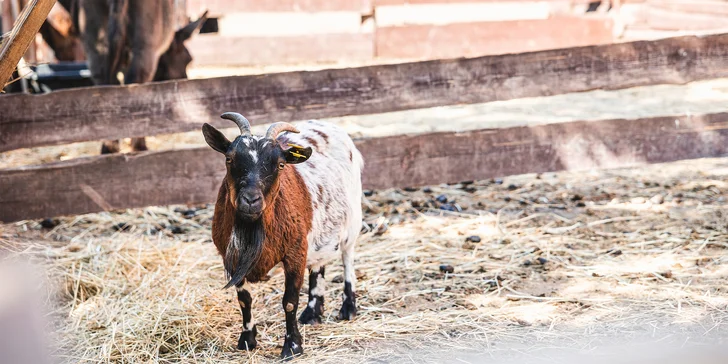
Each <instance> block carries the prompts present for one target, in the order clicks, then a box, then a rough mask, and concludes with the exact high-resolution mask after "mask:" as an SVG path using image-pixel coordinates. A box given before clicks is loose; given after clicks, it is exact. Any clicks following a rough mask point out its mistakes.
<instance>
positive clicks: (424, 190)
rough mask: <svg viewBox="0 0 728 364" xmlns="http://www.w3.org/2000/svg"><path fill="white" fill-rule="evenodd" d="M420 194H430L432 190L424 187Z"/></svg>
mask: <svg viewBox="0 0 728 364" xmlns="http://www.w3.org/2000/svg"><path fill="white" fill-rule="evenodd" d="M422 192H424V193H432V188H430V187H425V188H423V189H422Z"/></svg>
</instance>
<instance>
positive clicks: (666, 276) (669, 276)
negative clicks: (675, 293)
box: [660, 270, 672, 279]
mask: <svg viewBox="0 0 728 364" xmlns="http://www.w3.org/2000/svg"><path fill="white" fill-rule="evenodd" d="M660 275H661V276H663V277H665V278H667V279H670V278H672V271H669V270H668V271H666V272H662V273H660Z"/></svg>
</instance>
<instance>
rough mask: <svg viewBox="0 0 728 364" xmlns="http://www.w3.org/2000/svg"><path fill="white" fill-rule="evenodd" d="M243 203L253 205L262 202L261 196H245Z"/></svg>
mask: <svg viewBox="0 0 728 364" xmlns="http://www.w3.org/2000/svg"><path fill="white" fill-rule="evenodd" d="M243 201H245V202H246V203H247V204H248V205H253V204H255V203H256V202H258V201H260V195H248V196H246V195H243Z"/></svg>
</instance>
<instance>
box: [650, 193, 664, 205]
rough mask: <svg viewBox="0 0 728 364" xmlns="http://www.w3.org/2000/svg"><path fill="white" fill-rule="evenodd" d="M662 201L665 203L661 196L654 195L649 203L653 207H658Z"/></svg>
mask: <svg viewBox="0 0 728 364" xmlns="http://www.w3.org/2000/svg"><path fill="white" fill-rule="evenodd" d="M663 201H665V197H664V196H662V195H654V196H652V198H650V202H652V203H653V204H655V205H659V204H661V203H662V202H663Z"/></svg>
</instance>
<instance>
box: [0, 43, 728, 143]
mask: <svg viewBox="0 0 728 364" xmlns="http://www.w3.org/2000/svg"><path fill="white" fill-rule="evenodd" d="M726 65H728V34H723V35H712V36H705V37H694V36H689V37H681V38H670V39H662V40H658V41H648V42H645V41H642V42H632V43H619V44H610V45H601V46H589V47H581V48H567V49H557V50H548V51H541V52H534V53H524V54H506V55H498V56H486V57H479V58H470V59H463V58H461V59H450V60H435V61H425V62H413V63H401V64H391V65H378V66H369V67H360V68H346V69H330V70H323V71H315V72H290V73H278V74H266V75H252V76H239V77H224V78H211V79H202V80H184V81H169V82H160V83H150V84H143V85H129V86H104V87H91V88H79V89H68V90H61V91H56V92H51V93H49V94H45V95H4V96H0V110H2V111H3V112H2V113H0V152H2V151H8V150H13V149H17V148H27V147H35V146H41V145H53V144H63V143H71V142H79V141H88V140H99V139H119V138H125V137H140V136H148V135H156V134H165V133H176V132H187V131H191V130H198V129H199V128H200V126H201V125H202V123H204V122H212V123H213V124H215V125H219V126H229V124H227V123H224V122H223V121H221V120H220V118H219V115H220V113H222V112H225V111H238V112H241V113H243V114H244V115H245V116H247V117H248V118H249V119H250V120H251V122H252V123H254V124H261V123H266V122H273V121H295V120H305V119H313V118H325V117H338V116H346V115H363V114H376V113H383V112H390V111H400V110H409V109H416V108H426V107H434V106H444V105H456V104H472V103H482V102H490V101H497V100H508V99H514V98H521V97H536V96H549V95H556V94H564V93H570V92H581V91H589V90H594V89H621V88H627V87H632V86H643V85H653V84H683V83H687V82H691V81H696V80H704V79H712V78H719V77H725V76H728V67H726Z"/></svg>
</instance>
